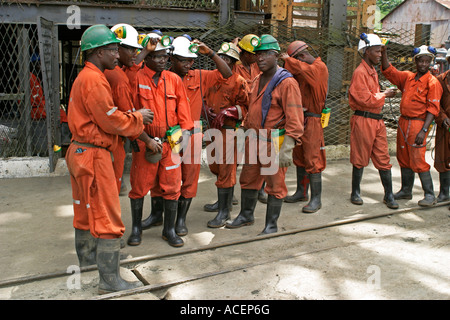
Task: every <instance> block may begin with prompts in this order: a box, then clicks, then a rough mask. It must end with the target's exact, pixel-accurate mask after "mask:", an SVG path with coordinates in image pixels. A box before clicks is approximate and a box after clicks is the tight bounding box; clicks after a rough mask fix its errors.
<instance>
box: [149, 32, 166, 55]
mask: <svg viewBox="0 0 450 320" xmlns="http://www.w3.org/2000/svg"><path fill="white" fill-rule="evenodd" d="M147 36H148V37H149V38H156V39H158V40H161V38H162V37H161V35H160V34H158V33H154V32H151V33H149V34H147ZM168 49H169V48H168V46H163V45H162V43H161V41H158V43H157V44H156V48H155V50H154V51H161V50H166V51H167V50H168Z"/></svg>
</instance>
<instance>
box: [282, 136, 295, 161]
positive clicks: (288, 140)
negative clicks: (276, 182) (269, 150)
mask: <svg viewBox="0 0 450 320" xmlns="http://www.w3.org/2000/svg"><path fill="white" fill-rule="evenodd" d="M294 147H295V140H294V138H292V137H290V136H288V135H285V136H284V141H283V144H282V145H281V148H280V153H279V159H278V163H279V167H280V168H285V167H289V166H290V165H291V164H292V163H293V159H292V150H293V149H294Z"/></svg>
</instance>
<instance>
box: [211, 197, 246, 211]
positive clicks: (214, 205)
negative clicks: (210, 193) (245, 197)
mask: <svg viewBox="0 0 450 320" xmlns="http://www.w3.org/2000/svg"><path fill="white" fill-rule="evenodd" d="M232 203H233V206H235V205H238V204H239V201H238V199H236V197H235V196H234V194H233V202H232ZM232 209H233V208H232ZM203 210H204V211H206V212H218V211H219V201H216V202H214V203H208V204H205V205H204V206H203ZM231 211H233V210H231Z"/></svg>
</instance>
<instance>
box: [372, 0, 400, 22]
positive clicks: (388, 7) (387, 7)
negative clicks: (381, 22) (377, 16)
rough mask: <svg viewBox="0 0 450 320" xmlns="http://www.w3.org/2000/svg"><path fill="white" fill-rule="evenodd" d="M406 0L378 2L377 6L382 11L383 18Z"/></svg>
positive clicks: (379, 0)
mask: <svg viewBox="0 0 450 320" xmlns="http://www.w3.org/2000/svg"><path fill="white" fill-rule="evenodd" d="M403 1H404V0H377V6H378V7H379V8H380V11H381V18H383V17H384V16H386V15H387V14H388V13H389V12H391V11H392V10H393V9H395V8H396V7H397V6H398V5H400V4H401V3H402V2H403Z"/></svg>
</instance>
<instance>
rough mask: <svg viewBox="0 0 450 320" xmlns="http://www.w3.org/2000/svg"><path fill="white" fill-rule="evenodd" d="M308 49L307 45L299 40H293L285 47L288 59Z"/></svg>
mask: <svg viewBox="0 0 450 320" xmlns="http://www.w3.org/2000/svg"><path fill="white" fill-rule="evenodd" d="M306 48H308V45H307V44H306V43H305V42H303V41H300V40H295V41H294V42H292V43H291V44H290V45H289V46H288V47H287V54H288V55H289V57H293V56H295V55H296V54H297V53H299V52H300V51H303V50H304V49H306Z"/></svg>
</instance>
